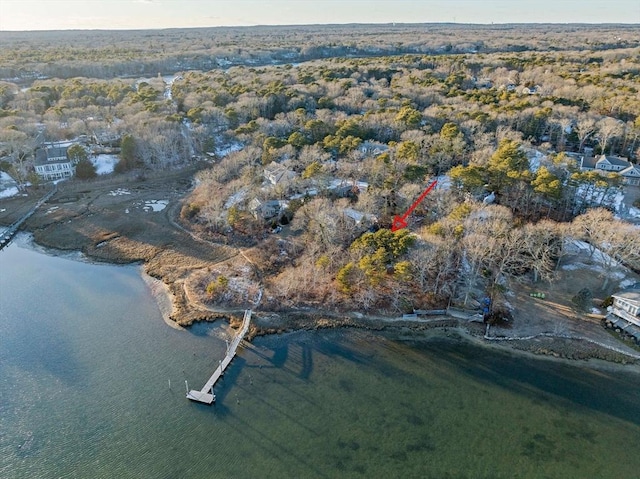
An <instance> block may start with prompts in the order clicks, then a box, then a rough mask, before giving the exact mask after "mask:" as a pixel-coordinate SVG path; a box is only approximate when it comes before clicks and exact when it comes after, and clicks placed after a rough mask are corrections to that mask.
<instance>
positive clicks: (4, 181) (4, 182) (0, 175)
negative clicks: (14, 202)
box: [0, 171, 19, 198]
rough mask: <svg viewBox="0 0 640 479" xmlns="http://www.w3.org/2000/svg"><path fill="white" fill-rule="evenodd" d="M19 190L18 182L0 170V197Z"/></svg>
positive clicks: (11, 194)
mask: <svg viewBox="0 0 640 479" xmlns="http://www.w3.org/2000/svg"><path fill="white" fill-rule="evenodd" d="M18 192H19V190H18V184H17V183H16V182H15V181H14V179H13V178H11V176H9V174H8V173H5V172H4V171H0V198H9V197H10V196H15V195H17V194H18Z"/></svg>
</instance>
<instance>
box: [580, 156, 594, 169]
mask: <svg viewBox="0 0 640 479" xmlns="http://www.w3.org/2000/svg"><path fill="white" fill-rule="evenodd" d="M596 161H597V160H596V159H595V157H593V156H583V157H582V163H581V164H580V168H590V169H592V170H593V169H595V167H596Z"/></svg>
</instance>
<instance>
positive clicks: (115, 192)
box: [109, 188, 131, 196]
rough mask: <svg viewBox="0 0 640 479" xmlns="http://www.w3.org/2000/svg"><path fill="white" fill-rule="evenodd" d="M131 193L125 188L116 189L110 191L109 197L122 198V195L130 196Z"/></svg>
mask: <svg viewBox="0 0 640 479" xmlns="http://www.w3.org/2000/svg"><path fill="white" fill-rule="evenodd" d="M130 194H131V192H130V191H129V190H127V189H126V188H118V189H117V190H111V191H110V192H109V195H111V196H122V195H130Z"/></svg>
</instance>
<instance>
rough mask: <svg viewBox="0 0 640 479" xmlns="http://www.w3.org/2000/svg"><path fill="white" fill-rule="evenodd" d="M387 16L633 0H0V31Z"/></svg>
mask: <svg viewBox="0 0 640 479" xmlns="http://www.w3.org/2000/svg"><path fill="white" fill-rule="evenodd" d="M394 22H395V23H430V22H455V23H487V24H489V23H633V24H639V25H640V0H0V30H68V29H81V30H91V29H102V30H116V29H117V30H121V29H150V28H186V27H215V26H250V25H291V24H294V25H295V24H327V23H394Z"/></svg>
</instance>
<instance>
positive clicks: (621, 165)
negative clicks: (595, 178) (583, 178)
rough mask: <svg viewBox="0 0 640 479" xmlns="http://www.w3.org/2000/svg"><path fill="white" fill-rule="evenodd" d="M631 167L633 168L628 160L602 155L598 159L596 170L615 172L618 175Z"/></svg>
mask: <svg viewBox="0 0 640 479" xmlns="http://www.w3.org/2000/svg"><path fill="white" fill-rule="evenodd" d="M629 166H631V163H630V162H629V161H628V160H627V159H626V158H621V157H619V156H607V155H600V156H599V157H597V160H596V164H595V168H596V170H602V171H614V172H616V173H619V172H620V171H622V170H624V169H625V168H628V167H629Z"/></svg>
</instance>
